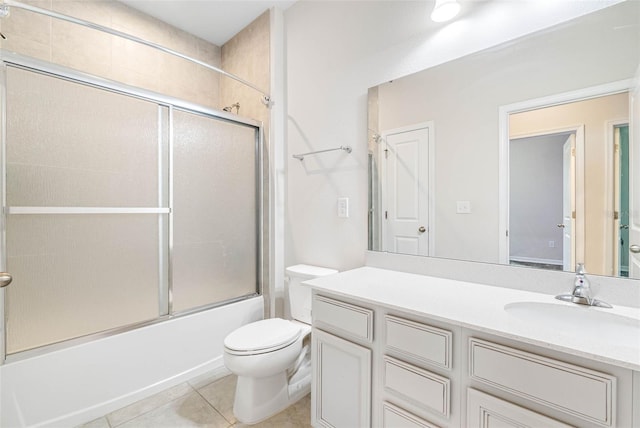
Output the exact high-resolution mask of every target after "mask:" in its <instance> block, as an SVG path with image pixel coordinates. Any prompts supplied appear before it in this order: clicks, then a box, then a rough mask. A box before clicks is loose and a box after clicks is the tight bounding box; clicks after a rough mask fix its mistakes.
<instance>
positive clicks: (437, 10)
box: [431, 0, 460, 22]
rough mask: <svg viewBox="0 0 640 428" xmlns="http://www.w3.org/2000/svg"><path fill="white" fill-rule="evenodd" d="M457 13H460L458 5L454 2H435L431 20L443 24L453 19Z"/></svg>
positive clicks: (452, 0)
mask: <svg viewBox="0 0 640 428" xmlns="http://www.w3.org/2000/svg"><path fill="white" fill-rule="evenodd" d="M458 12H460V3H458V2H457V1H456V0H436V5H435V6H434V8H433V12H431V19H432V20H433V21H435V22H445V21H448V20H450V19H453V18H454V17H455V16H456V15H457V14H458Z"/></svg>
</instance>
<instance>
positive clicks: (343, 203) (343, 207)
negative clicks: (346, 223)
mask: <svg viewBox="0 0 640 428" xmlns="http://www.w3.org/2000/svg"><path fill="white" fill-rule="evenodd" d="M338 217H340V218H349V198H338Z"/></svg>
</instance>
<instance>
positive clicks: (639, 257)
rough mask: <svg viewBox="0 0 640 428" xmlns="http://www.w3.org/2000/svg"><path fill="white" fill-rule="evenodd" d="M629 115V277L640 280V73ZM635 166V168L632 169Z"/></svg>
mask: <svg viewBox="0 0 640 428" xmlns="http://www.w3.org/2000/svg"><path fill="white" fill-rule="evenodd" d="M630 95H631V96H630V110H629V112H630V114H629V119H630V120H629V165H630V168H629V175H630V177H629V277H630V278H640V197H639V196H638V192H640V171H639V168H638V167H637V163H638V162H640V72H639V74H638V75H636V80H635V86H634V87H633V88H632V90H631V92H630ZM631 165H633V167H631Z"/></svg>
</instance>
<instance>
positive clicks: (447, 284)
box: [305, 267, 640, 371]
mask: <svg viewBox="0 0 640 428" xmlns="http://www.w3.org/2000/svg"><path fill="white" fill-rule="evenodd" d="M305 284H308V285H310V286H312V287H313V288H314V289H316V290H319V291H325V292H329V293H331V294H334V295H338V296H344V297H348V298H352V299H357V300H360V301H362V302H366V303H370V304H374V305H380V306H385V307H387V308H391V309H397V310H401V311H404V312H408V313H411V314H414V315H418V316H425V317H428V318H432V319H435V320H439V321H444V322H447V323H450V324H454V325H458V326H461V327H466V328H470V329H474V330H478V331H483V332H487V333H492V334H496V335H499V336H502V337H505V338H509V339H515V340H519V341H521V342H525V343H530V344H534V345H538V346H541V347H544V348H548V349H553V350H557V351H561V352H566V353H569V354H572V355H576V356H580V357H585V358H589V359H592V360H596V361H601V362H605V363H608V364H614V365H616V366H620V367H626V368H630V369H633V370H638V371H640V335H635V334H623V333H622V329H614V328H611V326H602V325H601V324H600V323H599V322H597V317H596V318H595V319H596V322H589V323H585V324H583V325H582V326H581V325H577V324H578V323H570V322H566V321H564V320H563V321H558V319H555V320H554V319H553V318H554V317H553V316H552V315H549V316H544V315H543V314H541V316H540V319H539V321H538V320H537V319H536V320H535V321H532V320H531V319H525V318H522V317H521V316H518V313H517V312H509V311H506V310H505V309H504V308H505V305H509V304H511V305H513V304H521V303H519V302H531V304H532V306H535V305H539V304H541V303H542V304H544V303H548V304H552V305H557V306H553V307H551V306H549V305H539V307H544V308H547V309H548V308H551V309H560V308H561V307H562V306H568V308H566V309H567V310H569V311H578V310H583V311H595V312H603V314H597V313H588V314H587V315H588V316H591V315H596V316H597V315H599V316H602V317H612V318H617V319H621V320H623V321H624V322H625V323H626V325H627V326H629V327H630V331H633V329H635V328H636V327H638V326H640V309H638V308H632V307H625V306H619V305H616V306H614V308H613V309H604V308H596V307H587V306H582V305H576V304H573V303H565V302H561V301H559V300H557V299H555V298H554V296H551V295H548V294H541V293H534V292H530V291H522V290H514V289H510V288H501V287H493V286H488V285H483V284H476V283H470V282H463V281H454V280H450V279H444V278H436V277H430V276H424V275H416V274H410V273H404V272H398V271H392V270H385V269H378V268H373V267H362V268H358V269H353V270H349V271H345V272H342V273H339V274H336V275H331V276H327V277H322V278H317V279H313V280H309V281H306V282H305ZM570 289H571V284H567V291H570ZM595 297H596V298H597V297H598V296H595ZM527 304H529V303H527ZM560 311H562V309H560ZM572 313H573V312H572ZM562 314H563V315H564V314H565V312H563V313H562ZM578 315H579V316H582V315H583V313H580V314H578ZM617 316H620V317H626V318H618V317H617ZM581 327H582V328H581ZM627 331H629V330H627ZM629 336H631V337H629ZM634 336H635V337H634Z"/></svg>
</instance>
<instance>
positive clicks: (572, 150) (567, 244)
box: [562, 134, 576, 272]
mask: <svg viewBox="0 0 640 428" xmlns="http://www.w3.org/2000/svg"><path fill="white" fill-rule="evenodd" d="M575 170H576V136H575V134H571V135H569V137H568V138H567V141H565V143H564V145H563V146H562V230H563V232H562V270H564V271H566V272H570V271H571V270H572V269H573V266H575V251H574V248H575V237H574V234H573V229H574V226H575V218H574V216H573V213H574V212H575V210H576V208H575V207H576V193H575V188H576V186H575Z"/></svg>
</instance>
